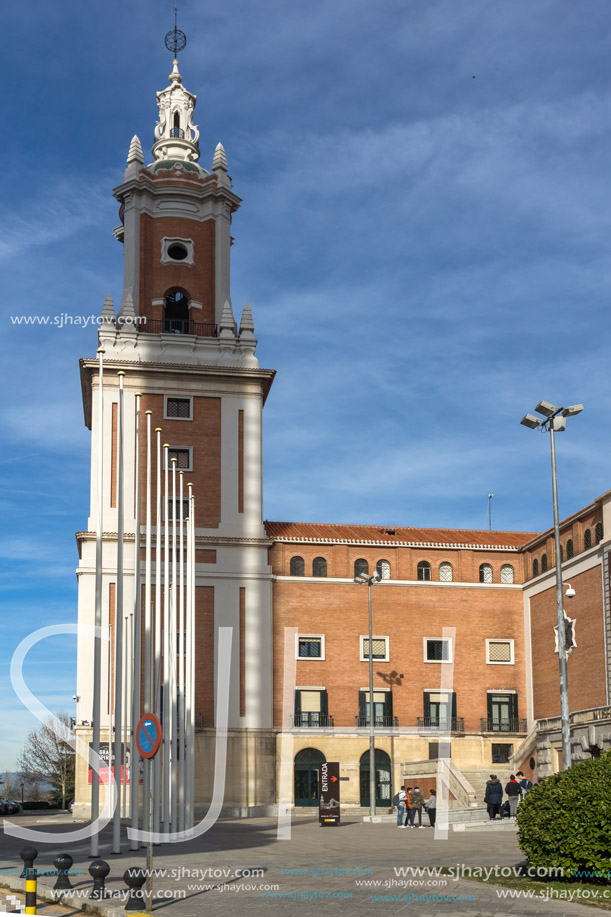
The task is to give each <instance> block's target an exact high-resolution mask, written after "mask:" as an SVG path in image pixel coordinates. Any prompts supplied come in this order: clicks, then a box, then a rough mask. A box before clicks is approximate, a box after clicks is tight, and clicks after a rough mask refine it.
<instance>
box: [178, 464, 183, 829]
mask: <svg viewBox="0 0 611 917" xmlns="http://www.w3.org/2000/svg"><path fill="white" fill-rule="evenodd" d="M183 477H184V472H182V471H181V472H179V475H178V480H179V482H180V494H179V504H178V511H179V542H178V588H179V590H180V591H179V606H178V612H179V614H178V656H177V658H178V731H179V736H178V748H179V752H178V757H179V768H180V772H179V783H178V830H179V831H184V830H185V589H184V519H183V516H184V513H183V499H184V489H183Z"/></svg>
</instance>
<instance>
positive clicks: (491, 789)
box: [484, 774, 503, 821]
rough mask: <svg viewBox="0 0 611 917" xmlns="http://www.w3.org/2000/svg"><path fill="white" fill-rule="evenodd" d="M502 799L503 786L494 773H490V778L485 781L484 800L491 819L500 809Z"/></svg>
mask: <svg viewBox="0 0 611 917" xmlns="http://www.w3.org/2000/svg"><path fill="white" fill-rule="evenodd" d="M502 801H503V786H502V784H501V781H500V780H499V779H498V777H497V776H496V774H490V780H488V781H487V782H486V793H485V795H484V802H485V803H486V805H487V806H488V818H489V819H490V821H493V820H494V819H495V818H496V817H497V815H498V814H499V812H500V811H501V803H502Z"/></svg>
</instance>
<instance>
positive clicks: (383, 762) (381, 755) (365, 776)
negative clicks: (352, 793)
mask: <svg viewBox="0 0 611 917" xmlns="http://www.w3.org/2000/svg"><path fill="white" fill-rule="evenodd" d="M375 762H376V807H377V806H390V804H391V797H390V758H389V756H388V755H387V754H386V752H385V751H382V750H381V749H380V748H376V750H375ZM360 785H361V805H362V806H364V807H366V808H367V807H368V806H369V750H367V751H366V752H365V753H364V754H363V755H361V767H360Z"/></svg>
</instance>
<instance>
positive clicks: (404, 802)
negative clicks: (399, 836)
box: [393, 786, 437, 828]
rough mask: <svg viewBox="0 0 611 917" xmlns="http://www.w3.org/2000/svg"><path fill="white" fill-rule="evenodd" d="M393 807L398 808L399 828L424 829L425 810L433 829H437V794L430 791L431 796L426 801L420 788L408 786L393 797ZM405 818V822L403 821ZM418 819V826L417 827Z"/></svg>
mask: <svg viewBox="0 0 611 917" xmlns="http://www.w3.org/2000/svg"><path fill="white" fill-rule="evenodd" d="M393 805H395V806H396V807H397V828H416V827H418V828H424V827H425V826H424V825H423V824H422V810H423V809H425V810H426V812H427V813H428V816H429V824H430V826H431V828H434V827H435V816H436V814H437V793H436V791H435V790H431V791H430V796H429V798H428V799H426V800H425V798H424V796H423V795H422V793H421V792H420V787H417V786H415V787H413V788H412V787H411V786H406V787H405V788H404V789H401V790H399V792H398V793H397V794H396V795H395V796H394V797H393ZM403 816H405V822H404V821H403ZM416 818H418V825H417V826H416V824H415V822H416Z"/></svg>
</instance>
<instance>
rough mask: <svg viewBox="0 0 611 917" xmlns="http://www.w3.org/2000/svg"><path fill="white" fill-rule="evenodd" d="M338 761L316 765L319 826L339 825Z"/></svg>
mask: <svg viewBox="0 0 611 917" xmlns="http://www.w3.org/2000/svg"><path fill="white" fill-rule="evenodd" d="M340 779H341V778H340V776H339V761H327V762H325V764H319V765H318V787H319V790H318V821H319V824H320V825H321V827H327V826H330V825H339V784H340Z"/></svg>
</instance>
